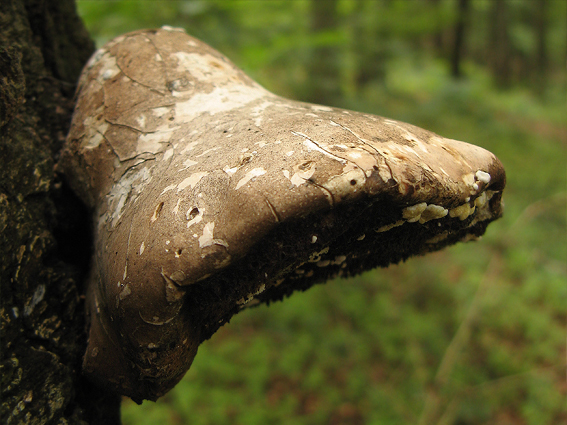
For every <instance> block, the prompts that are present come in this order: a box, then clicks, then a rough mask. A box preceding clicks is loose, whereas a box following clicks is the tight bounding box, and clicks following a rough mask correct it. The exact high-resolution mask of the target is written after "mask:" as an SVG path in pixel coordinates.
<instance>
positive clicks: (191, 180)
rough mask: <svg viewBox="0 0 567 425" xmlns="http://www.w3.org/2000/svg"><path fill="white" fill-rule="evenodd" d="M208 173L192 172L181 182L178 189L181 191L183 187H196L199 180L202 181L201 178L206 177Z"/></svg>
mask: <svg viewBox="0 0 567 425" xmlns="http://www.w3.org/2000/svg"><path fill="white" fill-rule="evenodd" d="M207 174H209V173H206V172H201V173H194V174H191V175H190V176H189V177H187V178H185V179H184V180H183V181H182V182H181V183H179V184H178V185H177V191H178V192H181V191H182V190H183V189H185V188H186V187H188V186H191V189H193V188H195V186H196V185H197V183H199V181H201V179H202V178H203V177H205V176H206V175H207Z"/></svg>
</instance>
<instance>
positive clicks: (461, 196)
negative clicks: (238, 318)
mask: <svg viewBox="0 0 567 425" xmlns="http://www.w3.org/2000/svg"><path fill="white" fill-rule="evenodd" d="M58 167H59V170H61V172H63V173H64V174H65V175H66V178H67V180H68V181H69V183H70V185H71V186H72V188H73V189H74V190H75V191H76V193H77V194H78V195H79V196H80V197H81V198H82V199H83V200H84V201H85V203H86V204H87V205H88V206H89V207H91V208H92V211H93V214H94V233H95V236H94V239H95V248H94V258H93V260H92V266H91V272H90V277H89V286H88V290H87V312H88V323H89V341H88V348H87V351H86V354H85V356H84V363H83V369H84V373H85V374H86V375H88V376H89V377H90V378H91V379H92V380H94V381H95V382H97V383H98V384H100V385H103V386H106V387H107V388H109V389H112V390H113V391H116V392H118V393H120V394H124V395H127V396H129V397H131V398H132V399H134V400H135V401H138V402H140V401H141V400H143V399H150V400H155V399H157V398H158V397H160V396H161V395H163V394H164V393H166V392H167V391H168V390H169V389H171V388H172V387H173V386H174V385H175V384H176V383H177V382H178V381H179V380H180V379H181V377H182V376H183V375H184V374H185V372H186V371H187V370H188V369H189V366H190V365H191V362H192V361H193V358H194V356H195V354H196V352H197V347H198V346H199V344H200V343H201V342H202V341H204V340H206V339H208V338H209V337H211V335H212V334H213V333H214V332H215V331H216V330H217V329H218V328H219V327H220V326H222V325H223V324H224V323H226V322H228V321H229V319H230V318H231V316H232V315H234V314H235V313H237V312H238V311H240V310H241V309H242V308H243V307H245V306H249V305H252V304H254V303H258V302H269V301H274V300H280V299H282V298H283V297H285V296H287V295H289V294H291V293H292V292H293V291H295V290H305V289H307V288H308V287H310V286H311V285H313V284H314V283H318V282H324V281H326V280H328V279H330V278H332V277H335V276H348V275H353V274H357V273H360V272H362V271H364V270H368V269H371V268H374V267H383V266H387V265H388V264H391V263H396V262H399V261H402V260H405V259H406V258H408V257H410V256H412V255H419V254H424V253H427V252H430V251H435V250H438V249H440V248H443V247H445V246H447V245H450V244H453V243H456V242H458V241H466V240H470V239H474V238H477V237H478V236H480V235H481V234H483V233H484V231H485V229H486V226H487V225H488V223H489V222H490V221H492V220H494V219H496V218H498V217H499V216H500V215H501V203H500V200H501V193H502V190H503V188H504V184H505V174H504V170H503V167H502V165H501V163H500V162H499V161H498V159H497V158H496V157H495V156H494V155H493V154H491V153H490V152H488V151H486V150H484V149H482V148H479V147H476V146H473V145H469V144H466V143H463V142H458V141H455V140H450V139H446V138H443V137H440V136H438V135H436V134H433V133H431V132H429V131H426V130H423V129H420V128H417V127H415V126H412V125H409V124H405V123H402V122H398V121H394V120H391V119H386V118H382V117H378V116H374V115H369V114H364V113H359V112H353V111H347V110H342V109H338V108H330V107H326V106H320V105H313V104H308V103H302V102H298V101H292V100H288V99H284V98H282V97H279V96H276V95H274V94H272V93H270V92H268V91H266V90H265V89H264V88H262V87H261V86H260V85H258V84H257V83H255V82H254V81H253V80H251V79H250V78H249V77H247V76H246V75H245V74H244V73H243V72H242V71H241V70H239V69H238V68H236V67H235V66H234V65H233V64H232V63H231V62H230V61H229V60H228V59H227V58H226V57H224V56H223V55H221V54H220V53H218V52H217V51H215V50H213V49H212V48H211V47H209V46H207V45H206V44H204V43H203V42H201V41H199V40H197V39H195V38H193V37H191V36H189V35H187V34H186V33H185V32H184V31H183V30H179V29H174V28H170V27H163V28H161V29H158V30H143V31H137V32H133V33H130V34H127V35H124V36H121V37H118V38H116V39H115V40H113V41H111V42H109V43H108V44H106V45H105V46H104V47H103V48H101V49H100V50H98V51H97V52H96V53H95V54H94V56H93V57H92V58H91V60H90V61H89V62H88V64H87V65H86V67H85V69H84V71H83V73H82V76H81V78H80V81H79V88H78V97H77V104H76V109H75V113H74V116H73V122H72V126H71V130H70V133H69V136H68V139H67V142H66V146H65V148H64V150H63V153H62V156H61V160H60V162H59V165H58Z"/></svg>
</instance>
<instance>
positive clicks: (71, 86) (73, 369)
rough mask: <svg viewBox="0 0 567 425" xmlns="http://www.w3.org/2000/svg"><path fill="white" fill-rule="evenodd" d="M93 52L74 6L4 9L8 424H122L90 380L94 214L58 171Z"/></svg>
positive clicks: (13, 2) (1, 163) (3, 271)
mask: <svg viewBox="0 0 567 425" xmlns="http://www.w3.org/2000/svg"><path fill="white" fill-rule="evenodd" d="M93 50H94V44H93V42H92V41H91V39H90V38H89V35H88V33H87V32H86V30H85V28H84V26H83V24H82V22H81V21H80V19H79V18H78V16H77V13H76V11H75V5H74V2H73V0H50V1H48V0H2V1H1V2H0V289H1V304H0V316H1V328H0V331H1V333H0V338H1V341H0V343H1V352H0V373H1V376H2V387H1V391H2V393H1V394H2V395H1V397H2V398H1V407H0V417H1V418H2V422H3V423H5V424H20V423H26V424H36V423H37V424H39V423H41V424H51V423H58V424H67V423H69V424H70V423H90V424H94V423H99V422H100V423H105V424H107V423H108V424H112V423H117V422H119V415H118V412H119V398H118V397H116V396H113V395H110V396H109V395H107V394H104V393H101V392H100V391H99V390H97V389H96V388H94V387H92V386H91V384H89V383H88V382H86V381H85V380H84V379H82V378H81V367H80V366H81V357H82V354H83V352H84V349H85V346H86V336H85V332H84V306H83V301H82V298H81V294H82V292H83V289H82V279H83V277H84V274H85V272H86V269H87V267H88V260H86V261H85V259H88V257H89V251H90V245H91V242H90V238H89V237H88V234H89V232H88V229H85V227H86V226H87V223H88V222H87V220H88V219H87V218H88V216H89V214H88V212H87V211H86V210H85V209H84V208H83V207H82V206H81V204H80V203H79V202H78V201H77V200H76V199H75V198H73V197H72V195H70V193H71V192H70V191H68V190H66V189H65V186H64V185H63V184H62V183H61V182H59V181H57V178H56V176H55V173H54V164H55V162H56V160H57V157H58V155H59V150H60V149H61V146H62V144H63V141H64V139H65V135H66V133H67V130H68V126H69V122H70V118H71V114H72V110H73V103H74V99H73V96H74V90H75V85H76V81H77V79H78V76H79V73H80V71H81V68H82V67H83V64H84V63H85V62H86V60H87V59H88V57H89V56H90V55H91V54H92V52H93ZM85 230H86V231H85ZM77 236H78V237H77Z"/></svg>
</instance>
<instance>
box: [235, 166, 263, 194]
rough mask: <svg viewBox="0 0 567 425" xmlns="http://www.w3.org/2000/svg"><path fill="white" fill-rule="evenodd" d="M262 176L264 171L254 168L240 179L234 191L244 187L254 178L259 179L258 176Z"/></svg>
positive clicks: (260, 168)
mask: <svg viewBox="0 0 567 425" xmlns="http://www.w3.org/2000/svg"><path fill="white" fill-rule="evenodd" d="M264 174H266V170H264V169H263V168H262V167H259V168H254V169H252V170H250V171H248V172H247V173H246V175H245V176H244V177H242V179H240V180H239V182H238V184H237V185H236V187H235V189H236V190H238V189H240V188H241V187H242V186H244V185H245V184H246V183H248V182H249V181H250V180H252V179H253V178H254V177H260V176H263V175H264Z"/></svg>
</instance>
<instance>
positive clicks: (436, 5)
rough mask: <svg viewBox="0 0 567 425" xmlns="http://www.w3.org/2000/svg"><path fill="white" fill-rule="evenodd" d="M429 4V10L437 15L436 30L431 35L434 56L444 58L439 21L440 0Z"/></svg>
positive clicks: (431, 0)
mask: <svg viewBox="0 0 567 425" xmlns="http://www.w3.org/2000/svg"><path fill="white" fill-rule="evenodd" d="M429 3H431V8H432V9H434V10H435V11H436V14H437V29H436V30H435V32H434V33H433V34H431V39H432V45H433V48H434V51H435V54H436V55H438V56H439V57H444V56H445V51H444V48H443V31H442V29H441V19H440V12H439V10H440V9H441V0H429Z"/></svg>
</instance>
